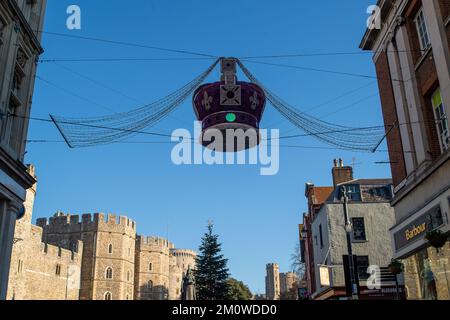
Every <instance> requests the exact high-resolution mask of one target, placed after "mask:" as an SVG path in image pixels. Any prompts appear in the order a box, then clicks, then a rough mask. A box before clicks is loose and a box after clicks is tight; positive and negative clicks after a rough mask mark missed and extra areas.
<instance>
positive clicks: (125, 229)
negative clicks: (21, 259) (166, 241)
mask: <svg viewBox="0 0 450 320" xmlns="http://www.w3.org/2000/svg"><path fill="white" fill-rule="evenodd" d="M36 224H37V225H38V226H40V227H42V228H44V229H45V230H46V232H47V233H67V232H82V231H108V232H122V233H127V234H133V235H134V234H135V233H136V223H135V222H134V221H133V220H131V219H129V218H128V217H126V216H117V215H115V214H104V213H95V214H93V215H92V214H90V213H86V214H83V215H81V217H80V216H79V215H71V214H64V213H62V212H57V213H56V214H55V215H54V216H53V217H50V218H49V219H47V218H39V219H37V220H36Z"/></svg>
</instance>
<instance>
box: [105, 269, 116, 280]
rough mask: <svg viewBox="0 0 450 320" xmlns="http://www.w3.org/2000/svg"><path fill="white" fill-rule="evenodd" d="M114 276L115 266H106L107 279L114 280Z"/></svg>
mask: <svg viewBox="0 0 450 320" xmlns="http://www.w3.org/2000/svg"><path fill="white" fill-rule="evenodd" d="M109 271H110V272H109ZM113 277H114V272H113V268H112V267H106V269H105V279H107V280H112V279H113Z"/></svg>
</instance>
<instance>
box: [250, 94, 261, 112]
mask: <svg viewBox="0 0 450 320" xmlns="http://www.w3.org/2000/svg"><path fill="white" fill-rule="evenodd" d="M250 102H251V103H252V104H251V105H250V108H252V110H255V109H256V107H257V106H259V99H258V93H257V92H256V91H255V92H253V96H251V97H250Z"/></svg>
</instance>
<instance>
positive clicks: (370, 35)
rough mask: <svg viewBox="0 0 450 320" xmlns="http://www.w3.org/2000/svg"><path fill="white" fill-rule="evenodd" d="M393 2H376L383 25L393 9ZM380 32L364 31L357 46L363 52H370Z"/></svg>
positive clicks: (373, 30) (385, 0) (392, 0)
mask: <svg viewBox="0 0 450 320" xmlns="http://www.w3.org/2000/svg"><path fill="white" fill-rule="evenodd" d="M394 2H395V0H378V2H377V6H378V7H379V8H380V9H381V22H382V23H383V22H384V20H385V18H386V17H387V16H388V14H389V12H390V11H391V9H392V8H393V7H394ZM380 32H381V30H379V29H366V32H365V34H364V37H363V39H362V41H361V43H360V45H359V47H360V48H361V49H363V50H372V49H373V46H374V44H375V42H376V39H377V38H378V36H379V34H380Z"/></svg>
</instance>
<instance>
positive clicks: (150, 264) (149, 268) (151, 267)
mask: <svg viewBox="0 0 450 320" xmlns="http://www.w3.org/2000/svg"><path fill="white" fill-rule="evenodd" d="M148 270H150V271H152V270H153V265H152V263H149V264H148Z"/></svg>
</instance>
